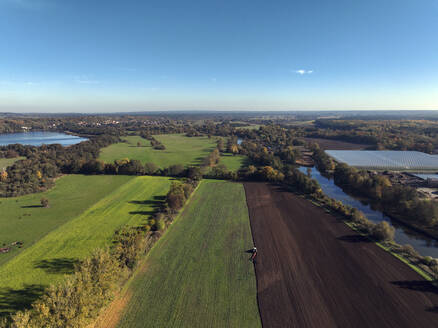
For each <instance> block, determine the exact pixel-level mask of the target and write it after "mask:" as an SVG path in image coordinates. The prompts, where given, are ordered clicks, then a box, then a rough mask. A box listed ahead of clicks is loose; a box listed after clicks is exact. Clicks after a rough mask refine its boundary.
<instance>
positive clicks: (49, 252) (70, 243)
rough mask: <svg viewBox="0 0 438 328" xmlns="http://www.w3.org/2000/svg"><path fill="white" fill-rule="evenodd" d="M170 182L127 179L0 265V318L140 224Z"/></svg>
mask: <svg viewBox="0 0 438 328" xmlns="http://www.w3.org/2000/svg"><path fill="white" fill-rule="evenodd" d="M87 178H90V177H87ZM170 182H171V181H170V179H169V178H163V177H136V178H133V179H131V180H130V181H128V182H127V183H125V184H123V185H122V186H120V187H119V188H116V189H115V190H114V191H113V192H112V193H111V194H109V195H108V196H106V197H104V198H103V199H101V200H100V201H98V202H97V203H95V204H94V205H93V206H91V207H90V208H88V209H87V210H86V211H85V212H83V213H82V214H80V215H79V216H77V217H75V218H74V219H72V220H70V221H68V222H67V223H65V224H63V225H61V226H60V227H58V228H57V229H55V230H53V231H52V232H50V233H49V234H47V235H46V236H45V237H43V238H42V239H41V240H39V241H38V242H37V243H35V244H34V245H32V246H31V247H29V248H28V249H26V250H24V251H23V252H22V253H21V254H19V255H17V256H15V257H14V258H13V259H11V260H10V261H9V262H7V263H6V264H4V265H3V266H1V267H0V277H1V280H0V315H1V313H2V312H3V313H5V312H9V311H13V310H16V309H20V308H21V307H22V306H23V305H26V303H28V302H30V301H32V300H33V299H35V297H36V296H37V295H38V292H39V291H40V290H41V288H43V287H46V286H48V285H49V284H52V283H56V282H58V281H61V280H62V279H63V277H64V274H66V273H67V274H68V273H71V272H72V271H73V267H74V265H73V264H74V263H75V262H76V261H77V260H78V259H82V258H84V257H86V256H88V255H89V254H90V253H91V252H92V251H93V250H94V249H96V248H100V247H104V246H106V245H110V243H111V240H112V237H113V235H114V232H115V230H117V229H118V228H120V227H121V226H123V225H131V226H132V225H137V224H139V223H142V222H143V220H145V219H146V218H147V217H148V216H149V215H150V214H152V213H153V212H154V210H155V207H156V206H157V205H159V203H161V202H162V201H163V199H164V197H165V195H166V193H167V192H168V190H169V187H170ZM60 215H61V214H60ZM17 302H18V305H17Z"/></svg>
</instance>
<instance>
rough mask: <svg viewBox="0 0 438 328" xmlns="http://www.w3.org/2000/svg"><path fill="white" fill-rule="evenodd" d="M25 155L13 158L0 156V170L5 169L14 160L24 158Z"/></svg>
mask: <svg viewBox="0 0 438 328" xmlns="http://www.w3.org/2000/svg"><path fill="white" fill-rule="evenodd" d="M25 158H26V157H14V158H0V171H1V170H3V169H6V168H7V167H8V166H11V165H12V164H14V163H15V162H16V161H19V160H21V159H25Z"/></svg>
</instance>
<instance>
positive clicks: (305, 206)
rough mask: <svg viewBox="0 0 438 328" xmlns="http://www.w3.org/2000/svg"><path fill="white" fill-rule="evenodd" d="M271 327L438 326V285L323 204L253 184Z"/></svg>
mask: <svg viewBox="0 0 438 328" xmlns="http://www.w3.org/2000/svg"><path fill="white" fill-rule="evenodd" d="M245 191H246V197H247V203H248V208H249V213H250V219H251V229H252V233H253V238H254V241H255V244H256V246H257V250H258V256H257V261H256V264H255V268H256V275H257V292H258V303H259V308H260V314H261V319H262V323H263V327H265V328H267V327H300V328H304V327H318V328H320V327H326V328H328V327H355V328H358V327H438V290H437V289H436V288H435V287H434V286H433V285H432V284H431V283H430V282H428V281H426V280H424V279H423V278H422V277H421V276H420V275H418V274H417V273H416V272H415V271H413V270H412V269H410V268H409V267H408V266H407V265H405V264H404V263H402V262H401V261H399V260H397V259H396V258H395V257H394V256H392V255H391V254H389V253H387V252H385V251H384V250H382V249H380V248H379V247H378V246H376V245H375V244H374V243H371V242H369V241H367V240H366V239H365V238H363V237H361V236H360V235H358V234H356V233H355V232H354V231H352V230H351V229H350V228H348V227H347V226H346V225H345V224H344V223H342V222H341V221H339V220H337V219H336V218H335V217H333V216H332V215H330V214H327V213H326V212H325V211H324V210H323V209H321V208H319V207H317V206H315V205H313V204H312V203H311V202H309V201H308V200H305V199H303V198H301V197H299V196H297V195H294V194H292V193H289V192H286V191H284V190H282V189H281V188H280V187H277V186H272V185H268V184H264V183H245Z"/></svg>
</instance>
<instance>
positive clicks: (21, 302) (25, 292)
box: [0, 285, 45, 318]
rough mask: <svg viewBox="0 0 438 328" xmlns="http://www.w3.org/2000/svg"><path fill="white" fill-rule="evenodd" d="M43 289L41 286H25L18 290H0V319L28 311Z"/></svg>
mask: <svg viewBox="0 0 438 328" xmlns="http://www.w3.org/2000/svg"><path fill="white" fill-rule="evenodd" d="M44 289H45V286H43V285H25V286H24V287H23V288H20V289H13V288H0V318H2V317H6V316H8V315H9V314H11V313H14V312H16V311H20V310H24V309H28V308H29V307H30V305H31V304H32V303H33V302H34V301H35V300H36V299H37V298H39V297H40V296H41V295H42V294H43V292H44Z"/></svg>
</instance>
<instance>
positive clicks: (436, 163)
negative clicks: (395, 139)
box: [326, 150, 438, 171]
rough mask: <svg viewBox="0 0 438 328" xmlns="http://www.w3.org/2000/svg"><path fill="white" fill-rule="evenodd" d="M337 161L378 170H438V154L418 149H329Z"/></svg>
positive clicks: (328, 152)
mask: <svg viewBox="0 0 438 328" xmlns="http://www.w3.org/2000/svg"><path fill="white" fill-rule="evenodd" d="M326 153H327V154H328V155H329V156H331V157H333V158H334V159H335V160H336V161H338V162H341V163H347V164H348V165H350V166H354V167H359V168H368V169H376V170H390V169H393V170H419V171H427V170H438V156H437V155H429V154H426V153H421V152H418V151H397V150H327V151H326Z"/></svg>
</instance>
